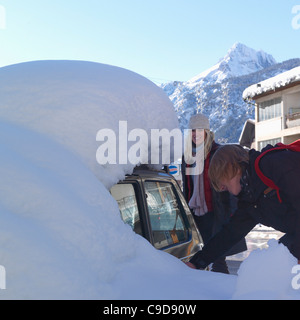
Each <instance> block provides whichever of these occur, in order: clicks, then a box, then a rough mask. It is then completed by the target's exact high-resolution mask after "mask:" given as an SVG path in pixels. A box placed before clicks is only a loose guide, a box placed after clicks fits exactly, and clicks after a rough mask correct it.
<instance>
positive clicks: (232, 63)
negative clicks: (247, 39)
mask: <svg viewBox="0 0 300 320" xmlns="http://www.w3.org/2000/svg"><path fill="white" fill-rule="evenodd" d="M274 64H276V60H275V59H274V58H273V57H272V55H270V54H267V53H265V52H264V51H261V50H260V51H256V50H254V49H251V48H249V47H247V46H246V45H244V44H242V43H239V42H237V43H235V44H234V45H233V46H232V47H231V48H230V49H229V51H228V53H227V54H226V55H225V57H223V58H222V59H220V60H219V62H218V63H217V64H216V65H214V66H213V67H212V68H210V69H208V70H206V71H204V72H202V73H200V74H199V75H197V76H196V77H194V78H192V79H191V80H190V81H188V83H189V84H190V85H193V84H195V83H199V82H200V81H204V82H210V81H212V82H217V83H219V82H221V81H223V80H225V79H228V78H233V77H239V76H243V75H247V74H250V73H253V72H257V71H259V70H262V69H264V68H267V67H269V66H271V65H274Z"/></svg>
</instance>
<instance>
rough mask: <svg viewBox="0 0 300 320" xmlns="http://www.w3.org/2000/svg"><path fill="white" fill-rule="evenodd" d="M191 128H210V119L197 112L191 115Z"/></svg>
mask: <svg viewBox="0 0 300 320" xmlns="http://www.w3.org/2000/svg"><path fill="white" fill-rule="evenodd" d="M189 129H192V130H194V129H206V130H210V127H209V120H208V118H207V117H206V116H205V115H203V114H201V113H198V114H195V115H193V116H191V119H190V122H189Z"/></svg>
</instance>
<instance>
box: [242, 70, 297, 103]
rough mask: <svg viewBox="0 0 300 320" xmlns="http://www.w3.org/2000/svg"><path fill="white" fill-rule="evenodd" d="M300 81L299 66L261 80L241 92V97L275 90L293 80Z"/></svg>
mask: <svg viewBox="0 0 300 320" xmlns="http://www.w3.org/2000/svg"><path fill="white" fill-rule="evenodd" d="M298 81H300V67H297V68H294V69H291V70H289V71H286V72H283V73H281V74H279V75H277V76H275V77H272V78H270V79H267V80H265V81H262V82H260V83H257V84H254V85H252V86H250V87H248V88H247V89H246V90H245V91H244V92H243V99H244V100H246V99H252V98H253V97H255V96H258V95H260V94H263V93H266V92H269V91H275V90H276V89H279V88H281V87H285V86H287V85H289V84H292V83H293V82H298Z"/></svg>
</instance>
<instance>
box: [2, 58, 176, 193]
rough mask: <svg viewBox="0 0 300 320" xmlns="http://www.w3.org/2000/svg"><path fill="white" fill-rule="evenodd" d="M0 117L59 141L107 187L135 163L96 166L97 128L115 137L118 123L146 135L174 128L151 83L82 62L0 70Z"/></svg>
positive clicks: (164, 98)
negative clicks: (121, 122) (107, 130)
mask: <svg viewBox="0 0 300 320" xmlns="http://www.w3.org/2000/svg"><path fill="white" fill-rule="evenodd" d="M0 118H1V119H4V120H6V121H10V122H13V123H18V124H19V125H22V126H23V127H26V128H28V129H31V130H33V131H35V132H39V133H42V134H45V135H47V136H48V137H49V138H50V139H53V140H55V141H57V142H59V143H60V144H62V145H64V146H65V147H67V148H68V149H69V150H71V151H72V152H74V153H76V154H77V156H79V158H80V159H81V161H83V162H84V163H85V164H86V165H87V166H88V167H89V168H90V169H91V170H92V171H93V172H94V174H96V176H97V177H98V178H99V179H100V180H101V181H102V182H103V183H104V184H105V185H106V186H107V187H110V186H111V185H112V184H114V183H116V182H117V181H118V180H119V179H121V178H122V177H123V176H124V175H125V174H126V173H130V172H131V171H132V169H133V167H134V165H132V164H131V163H130V162H129V161H128V163H126V164H125V165H115V166H113V165H108V166H105V165H103V166H100V165H99V164H98V163H97V161H96V152H97V148H98V147H99V145H100V143H99V142H97V141H96V135H97V132H98V131H99V130H101V129H111V130H113V132H115V134H116V137H117V139H118V136H119V121H127V127H128V132H130V130H132V129H136V128H142V129H144V130H146V131H147V133H149V136H150V129H168V130H172V129H174V128H178V120H177V117H176V114H175V112H174V109H173V106H172V103H171V102H170V100H169V98H168V97H167V96H166V95H165V93H164V92H163V91H162V90H161V89H160V88H158V87H157V86H156V85H155V84H153V83H152V82H151V81H149V80H147V79H146V78H144V77H142V76H140V75H138V74H136V73H134V72H131V71H128V70H125V69H122V68H118V67H114V66H109V65H104V64H100V63H93V62H84V61H34V62H28V63H22V64H17V65H12V66H8V67H4V68H1V69H0ZM117 146H118V145H117ZM123 147H124V146H121V148H123ZM128 147H129V145H128ZM123 152H126V150H123ZM149 153H150V146H149Z"/></svg>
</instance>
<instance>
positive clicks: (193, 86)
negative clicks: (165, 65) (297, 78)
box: [160, 43, 300, 143]
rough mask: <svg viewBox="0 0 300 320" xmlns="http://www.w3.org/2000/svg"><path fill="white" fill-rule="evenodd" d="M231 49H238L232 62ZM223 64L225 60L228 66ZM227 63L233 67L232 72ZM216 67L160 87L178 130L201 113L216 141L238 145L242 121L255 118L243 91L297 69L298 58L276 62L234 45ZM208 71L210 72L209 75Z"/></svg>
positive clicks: (246, 48)
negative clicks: (167, 98)
mask: <svg viewBox="0 0 300 320" xmlns="http://www.w3.org/2000/svg"><path fill="white" fill-rule="evenodd" d="M234 47H235V49H237V50H239V55H236V56H235V59H234V61H233V60H231V59H232V52H233V51H234V50H232V49H233V48H234ZM236 47H237V48H236ZM241 49H242V50H246V51H247V52H246V53H248V54H246V56H245V57H244V56H243V55H242V54H241V52H243V51H242V50H241ZM244 52H245V51H244ZM254 52H255V55H254ZM230 53H231V54H230ZM229 57H230V58H231V59H228V58H229ZM251 57H252V58H251ZM224 61H227V65H226V64H225V62H224ZM220 62H224V63H223V64H222V66H221V68H219V69H218V70H217V68H214V67H215V66H217V65H219V66H220V65H221V63H220ZM230 62H231V63H233V65H234V66H235V68H236V69H235V70H234V72H232V65H230ZM215 66H213V67H212V68H210V69H208V70H206V71H204V72H202V73H200V74H199V75H202V76H200V77H199V75H198V76H196V77H194V78H192V79H191V80H188V81H185V82H184V81H173V82H168V83H166V84H162V85H160V87H161V88H162V89H163V90H164V91H165V93H166V94H167V95H168V96H169V98H170V100H171V101H172V102H173V105H174V109H175V112H176V113H177V116H178V119H179V123H180V127H181V129H185V128H187V126H188V121H189V119H190V117H191V116H192V115H193V114H195V113H197V112H198V113H203V114H205V115H206V116H207V117H208V118H209V120H210V124H211V129H212V130H213V131H214V132H215V136H216V141H217V142H219V143H237V142H238V141H239V137H240V134H241V131H242V128H243V126H244V123H245V121H246V120H248V119H254V118H255V113H254V106H251V105H248V104H246V103H245V102H244V100H243V98H242V94H243V91H244V90H245V89H246V88H247V87H249V86H250V85H252V84H255V83H258V82H260V81H263V80H266V79H268V78H271V77H274V76H276V75H277V74H280V73H282V72H285V71H288V70H290V69H293V68H295V67H298V66H300V58H294V59H290V60H287V61H283V62H280V63H278V62H276V60H275V59H274V58H273V57H272V55H270V54H267V53H265V52H263V51H262V50H260V51H255V50H254V49H251V48H248V47H246V46H245V45H242V44H240V43H237V44H235V45H234V46H233V47H232V48H231V49H230V50H229V51H228V54H227V55H226V56H225V57H224V58H221V59H220V60H219V63H218V64H216V65H215ZM226 67H228V68H226ZM213 68H214V69H213ZM209 70H211V71H213V73H211V72H208V71H209ZM247 70H248V71H250V73H247ZM236 71H237V72H236Z"/></svg>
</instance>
